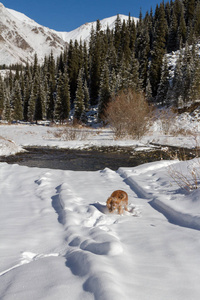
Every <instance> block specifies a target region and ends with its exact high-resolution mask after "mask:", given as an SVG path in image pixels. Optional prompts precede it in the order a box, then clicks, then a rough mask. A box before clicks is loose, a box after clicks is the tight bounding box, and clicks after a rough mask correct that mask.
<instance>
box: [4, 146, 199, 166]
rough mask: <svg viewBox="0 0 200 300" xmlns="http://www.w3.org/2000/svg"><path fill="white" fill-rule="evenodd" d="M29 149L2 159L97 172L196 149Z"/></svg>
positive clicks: (191, 154)
mask: <svg viewBox="0 0 200 300" xmlns="http://www.w3.org/2000/svg"><path fill="white" fill-rule="evenodd" d="M25 150H26V152H22V153H19V154H16V155H11V156H5V157H0V162H7V163H8V164H19V165H22V166H28V167H38V168H50V169H61V170H73V171H97V170H102V169H105V168H110V169H112V170H114V171H116V170H117V169H118V168H119V167H135V166H138V165H140V164H143V163H147V162H153V161H158V160H161V159H172V158H173V157H176V156H178V158H179V159H182V158H183V157H184V158H186V159H190V158H194V157H195V156H196V151H195V150H190V149H180V148H178V147H168V148H167V150H166V148H161V147H157V148H152V149H149V148H147V150H140V151H139V150H137V148H136V149H133V148H132V147H100V148H97V147H92V148H89V149H85V150H82V149H81V150H77V149H57V148H48V147H26V148H25Z"/></svg>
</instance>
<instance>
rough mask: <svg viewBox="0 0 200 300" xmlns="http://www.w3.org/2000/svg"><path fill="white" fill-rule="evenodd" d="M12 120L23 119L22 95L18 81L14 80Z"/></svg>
mask: <svg viewBox="0 0 200 300" xmlns="http://www.w3.org/2000/svg"><path fill="white" fill-rule="evenodd" d="M12 120H15V121H20V120H23V107H22V96H21V88H20V84H19V81H18V80H16V81H15V86H14V91H13V95H12Z"/></svg>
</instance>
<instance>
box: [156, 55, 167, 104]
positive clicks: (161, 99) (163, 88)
mask: <svg viewBox="0 0 200 300" xmlns="http://www.w3.org/2000/svg"><path fill="white" fill-rule="evenodd" d="M168 89H169V68H168V62H167V57H166V56H164V60H163V65H162V72H161V80H160V83H159V86H158V92H157V96H156V103H157V104H162V105H166V96H167V93H168Z"/></svg>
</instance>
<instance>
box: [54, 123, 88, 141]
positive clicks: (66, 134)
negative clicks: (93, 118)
mask: <svg viewBox="0 0 200 300" xmlns="http://www.w3.org/2000/svg"><path fill="white" fill-rule="evenodd" d="M92 134H93V133H91V130H87V129H86V128H75V127H72V126H66V127H63V128H62V129H58V130H57V131H55V132H54V137H55V138H59V139H61V140H63V141H72V140H86V139H87V138H88V137H89V136H90V135H92Z"/></svg>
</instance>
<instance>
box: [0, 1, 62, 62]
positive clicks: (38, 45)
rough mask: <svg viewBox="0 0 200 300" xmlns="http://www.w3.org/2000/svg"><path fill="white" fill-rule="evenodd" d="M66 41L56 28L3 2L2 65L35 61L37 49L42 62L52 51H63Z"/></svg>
mask: <svg viewBox="0 0 200 300" xmlns="http://www.w3.org/2000/svg"><path fill="white" fill-rule="evenodd" d="M66 45H67V43H66V42H65V41H64V40H63V39H62V38H61V37H60V36H59V35H58V34H57V32H56V31H54V30H51V29H49V28H47V27H44V26H41V25H39V24H38V23H36V22H35V21H33V20H31V19H29V18H28V17H27V16H25V15H24V14H21V13H18V12H16V11H14V10H12V9H7V8H5V7H4V6H3V4H1V3H0V65H3V64H6V65H10V64H15V63H21V62H22V63H26V62H27V61H28V62H32V61H33V58H34V55H35V53H37V55H38V60H39V62H42V60H43V58H44V56H45V55H48V54H50V53H51V51H53V53H54V55H59V54H60V52H61V51H63V50H64V48H65V47H66Z"/></svg>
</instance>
